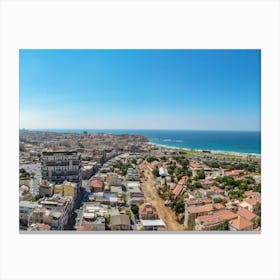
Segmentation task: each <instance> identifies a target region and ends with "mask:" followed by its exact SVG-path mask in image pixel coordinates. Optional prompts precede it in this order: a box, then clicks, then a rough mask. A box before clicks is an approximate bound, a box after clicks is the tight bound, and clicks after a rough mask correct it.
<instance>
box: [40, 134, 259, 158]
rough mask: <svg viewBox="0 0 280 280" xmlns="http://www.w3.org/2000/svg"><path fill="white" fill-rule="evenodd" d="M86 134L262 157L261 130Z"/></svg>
mask: <svg viewBox="0 0 280 280" xmlns="http://www.w3.org/2000/svg"><path fill="white" fill-rule="evenodd" d="M38 130H39V129H38ZM38 130H37V131H38ZM42 130H43V129H42ZM42 130H40V131H42ZM44 131H54V132H77V133H81V132H83V131H84V130H83V129H48V130H46V129H44ZM86 131H87V132H88V133H112V134H142V135H144V136H146V137H147V138H148V139H149V141H150V142H151V143H153V144H156V145H162V146H167V147H175V148H183V149H195V150H209V151H216V152H229V153H244V154H258V155H260V154H261V132H258V131H202V130H201V131H200V130H132V129H131V130H127V129H86Z"/></svg>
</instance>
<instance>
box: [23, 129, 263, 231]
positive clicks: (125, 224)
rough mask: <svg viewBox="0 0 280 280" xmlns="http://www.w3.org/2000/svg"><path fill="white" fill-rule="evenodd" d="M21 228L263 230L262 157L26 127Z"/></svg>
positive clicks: (133, 137) (131, 137)
mask: <svg viewBox="0 0 280 280" xmlns="http://www.w3.org/2000/svg"><path fill="white" fill-rule="evenodd" d="M19 149H20V163H19V164H20V167H19V227H20V230H21V231H32V232H34V231H61V230H71V231H79V232H81V231H139V232H140V231H231V232H236V231H260V230H261V164H260V156H254V155H245V154H222V153H213V152H210V151H196V150H182V149H173V148H167V147H160V146H156V145H152V144H151V143H149V142H148V139H146V137H144V136H141V135H128V134H120V135H113V134H105V133H95V134H89V133H88V132H87V131H84V132H83V133H58V132H43V131H41V132H40V131H29V130H20V147H19Z"/></svg>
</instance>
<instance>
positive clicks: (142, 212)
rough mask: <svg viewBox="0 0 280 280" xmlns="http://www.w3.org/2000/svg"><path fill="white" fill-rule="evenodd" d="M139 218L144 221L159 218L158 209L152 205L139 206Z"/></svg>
mask: <svg viewBox="0 0 280 280" xmlns="http://www.w3.org/2000/svg"><path fill="white" fill-rule="evenodd" d="M139 217H140V219H143V220H145V219H146V220H154V219H158V218H159V217H158V213H157V210H156V208H155V207H154V206H152V204H150V203H143V204H141V205H140V206H139Z"/></svg>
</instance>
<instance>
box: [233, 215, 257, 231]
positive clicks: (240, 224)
mask: <svg viewBox="0 0 280 280" xmlns="http://www.w3.org/2000/svg"><path fill="white" fill-rule="evenodd" d="M229 230H231V231H239V230H244V231H252V230H253V223H252V222H250V221H248V220H247V219H245V218H243V217H241V216H239V217H238V218H237V219H234V220H232V221H230V222H229Z"/></svg>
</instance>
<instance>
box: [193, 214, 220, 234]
mask: <svg viewBox="0 0 280 280" xmlns="http://www.w3.org/2000/svg"><path fill="white" fill-rule="evenodd" d="M222 222H223V220H222V219H221V218H220V217H219V216H216V215H214V214H213V215H203V216H199V217H197V218H196V219H195V230H198V231H200V230H217V229H218V228H219V227H220V226H221V224H222Z"/></svg>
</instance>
